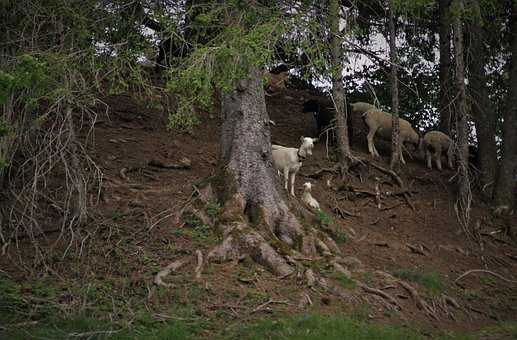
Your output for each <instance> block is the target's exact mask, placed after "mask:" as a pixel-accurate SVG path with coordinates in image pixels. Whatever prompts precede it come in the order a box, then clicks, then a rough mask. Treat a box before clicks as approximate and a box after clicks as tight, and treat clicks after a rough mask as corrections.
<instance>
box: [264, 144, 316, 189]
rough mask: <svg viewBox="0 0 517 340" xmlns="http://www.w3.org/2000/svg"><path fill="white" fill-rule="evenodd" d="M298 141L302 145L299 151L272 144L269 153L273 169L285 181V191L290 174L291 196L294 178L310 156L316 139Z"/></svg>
mask: <svg viewBox="0 0 517 340" xmlns="http://www.w3.org/2000/svg"><path fill="white" fill-rule="evenodd" d="M300 141H301V143H302V145H301V146H300V148H299V149H296V148H289V147H285V146H281V145H275V144H273V145H272V146H271V149H272V151H271V153H272V157H273V164H274V166H275V169H277V171H278V172H279V173H280V172H282V173H283V174H284V180H285V185H284V187H285V190H288V188H287V182H288V179H289V174H291V195H292V196H295V194H294V180H295V178H296V173H297V172H298V171H299V170H300V168H301V167H302V161H304V160H305V158H306V157H307V156H311V155H312V149H313V148H314V143H315V142H317V141H318V138H310V137H303V136H302V137H300Z"/></svg>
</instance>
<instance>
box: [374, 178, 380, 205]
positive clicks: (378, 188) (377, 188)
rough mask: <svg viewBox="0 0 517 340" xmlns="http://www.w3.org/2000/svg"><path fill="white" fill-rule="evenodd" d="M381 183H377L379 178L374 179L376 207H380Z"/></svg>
mask: <svg viewBox="0 0 517 340" xmlns="http://www.w3.org/2000/svg"><path fill="white" fill-rule="evenodd" d="M380 187H381V185H380V183H379V179H378V178H377V179H376V181H375V204H377V209H380V208H381V189H380Z"/></svg>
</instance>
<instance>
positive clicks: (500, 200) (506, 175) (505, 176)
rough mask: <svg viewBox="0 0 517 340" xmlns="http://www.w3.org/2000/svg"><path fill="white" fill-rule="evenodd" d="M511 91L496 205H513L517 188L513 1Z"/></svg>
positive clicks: (515, 12) (516, 17)
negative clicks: (515, 178)
mask: <svg viewBox="0 0 517 340" xmlns="http://www.w3.org/2000/svg"><path fill="white" fill-rule="evenodd" d="M510 25H511V50H512V59H511V65H510V93H509V95H508V102H507V107H506V110H505V113H504V125H503V146H502V156H501V162H500V166H499V172H498V176H497V183H496V187H495V197H494V203H495V205H496V206H502V205H507V206H508V207H509V209H510V210H511V208H512V207H513V203H514V194H513V190H514V188H515V180H514V178H513V177H514V173H515V168H516V167H517V152H516V151H515V150H516V145H517V133H516V132H517V101H516V98H517V3H516V2H515V1H512V14H511V18H510Z"/></svg>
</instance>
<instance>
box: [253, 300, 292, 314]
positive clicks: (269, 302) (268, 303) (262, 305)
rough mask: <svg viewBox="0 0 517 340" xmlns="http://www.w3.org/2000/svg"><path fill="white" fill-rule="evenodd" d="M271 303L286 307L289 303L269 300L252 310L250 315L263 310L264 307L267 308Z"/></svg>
mask: <svg viewBox="0 0 517 340" xmlns="http://www.w3.org/2000/svg"><path fill="white" fill-rule="evenodd" d="M273 303H276V304H282V305H288V304H289V301H277V300H272V299H269V300H268V301H266V302H264V303H263V304H261V305H259V306H258V307H257V308H255V309H254V310H252V311H251V313H250V314H253V313H256V312H258V311H259V310H261V309H264V308H265V307H266V306H268V305H270V304H273Z"/></svg>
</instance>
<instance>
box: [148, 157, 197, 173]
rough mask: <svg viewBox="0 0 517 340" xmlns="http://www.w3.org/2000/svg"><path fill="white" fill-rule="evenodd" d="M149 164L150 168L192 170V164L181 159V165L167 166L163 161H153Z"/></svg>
mask: <svg viewBox="0 0 517 340" xmlns="http://www.w3.org/2000/svg"><path fill="white" fill-rule="evenodd" d="M147 164H148V165H149V166H154V167H156V168H163V169H173V170H182V169H190V168H191V167H192V162H191V161H190V159H188V158H182V159H180V161H179V163H169V164H165V163H163V162H162V161H159V160H156V159H153V160H150V161H149V162H148V163H147Z"/></svg>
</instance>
